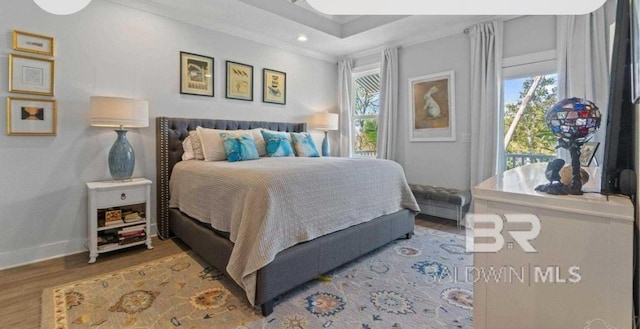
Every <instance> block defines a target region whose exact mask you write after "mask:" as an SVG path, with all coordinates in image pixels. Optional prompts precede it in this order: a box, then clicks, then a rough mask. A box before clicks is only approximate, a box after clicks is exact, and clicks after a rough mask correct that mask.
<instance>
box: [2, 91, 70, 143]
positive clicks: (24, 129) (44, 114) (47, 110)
mask: <svg viewBox="0 0 640 329" xmlns="http://www.w3.org/2000/svg"><path fill="white" fill-rule="evenodd" d="M57 117H58V113H57V109H56V101H55V100H51V99H33V98H18V97H7V135H10V136H14V135H16V136H55V135H56V129H57Z"/></svg>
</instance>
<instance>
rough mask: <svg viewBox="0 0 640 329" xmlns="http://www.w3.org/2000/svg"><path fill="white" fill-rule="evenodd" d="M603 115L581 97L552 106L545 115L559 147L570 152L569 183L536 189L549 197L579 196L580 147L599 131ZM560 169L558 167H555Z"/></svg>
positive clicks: (548, 185)
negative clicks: (567, 184)
mask: <svg viewBox="0 0 640 329" xmlns="http://www.w3.org/2000/svg"><path fill="white" fill-rule="evenodd" d="M601 121H602V115H601V113H600V110H599V109H598V107H597V106H596V105H595V104H593V102H591V101H588V100H586V99H582V98H576V97H573V98H567V99H563V100H561V101H559V102H558V103H556V104H554V105H553V106H552V107H551V108H550V109H549V110H548V111H547V116H546V124H547V127H549V130H551V132H552V133H553V134H554V135H555V136H556V137H558V148H560V147H562V148H565V149H567V150H569V153H570V154H571V167H572V177H571V184H570V185H569V186H566V185H564V184H562V183H559V185H558V184H556V183H554V182H553V181H551V183H550V184H547V185H544V186H543V185H541V186H539V187H538V188H536V189H537V190H541V191H543V192H547V193H551V194H575V195H579V194H582V180H581V175H580V148H581V147H582V145H583V144H584V143H585V142H587V141H588V140H589V139H590V138H591V137H592V136H593V134H594V133H595V132H596V130H598V128H600V122H601ZM558 169H559V168H558Z"/></svg>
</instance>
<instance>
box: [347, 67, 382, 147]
mask: <svg viewBox="0 0 640 329" xmlns="http://www.w3.org/2000/svg"><path fill="white" fill-rule="evenodd" d="M353 80H354V83H353V106H352V109H353V113H352V120H351V121H352V122H353V137H352V141H351V142H352V143H353V153H354V156H360V157H376V154H377V146H376V145H377V142H378V113H379V109H380V71H379V70H377V69H376V70H374V71H367V72H363V73H359V74H354V76H353Z"/></svg>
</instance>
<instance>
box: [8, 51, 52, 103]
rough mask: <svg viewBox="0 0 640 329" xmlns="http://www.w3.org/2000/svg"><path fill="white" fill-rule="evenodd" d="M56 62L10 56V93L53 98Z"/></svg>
mask: <svg viewBox="0 0 640 329" xmlns="http://www.w3.org/2000/svg"><path fill="white" fill-rule="evenodd" d="M54 66H55V65H54V61H53V60H52V59H42V58H36V57H29V56H22V55H15V54H9V92H12V93H22V94H32V95H43V96H53V81H54Z"/></svg>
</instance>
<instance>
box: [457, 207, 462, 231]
mask: <svg viewBox="0 0 640 329" xmlns="http://www.w3.org/2000/svg"><path fill="white" fill-rule="evenodd" d="M456 222H457V223H458V229H460V227H461V224H462V206H458V216H457V218H456Z"/></svg>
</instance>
